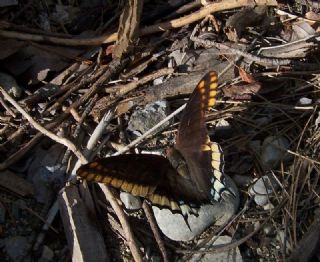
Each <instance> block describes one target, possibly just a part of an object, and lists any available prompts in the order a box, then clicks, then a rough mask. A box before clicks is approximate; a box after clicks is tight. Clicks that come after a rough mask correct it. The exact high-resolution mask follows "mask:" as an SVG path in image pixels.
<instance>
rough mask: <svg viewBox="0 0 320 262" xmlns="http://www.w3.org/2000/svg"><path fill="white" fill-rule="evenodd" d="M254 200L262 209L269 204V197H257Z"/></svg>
mask: <svg viewBox="0 0 320 262" xmlns="http://www.w3.org/2000/svg"><path fill="white" fill-rule="evenodd" d="M253 199H254V202H256V204H257V205H258V206H261V207H263V206H264V205H266V204H268V202H269V197H268V195H255V196H254V197H253Z"/></svg>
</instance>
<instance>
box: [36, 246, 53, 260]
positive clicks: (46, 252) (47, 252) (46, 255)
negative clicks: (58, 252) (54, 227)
mask: <svg viewBox="0 0 320 262" xmlns="http://www.w3.org/2000/svg"><path fill="white" fill-rule="evenodd" d="M53 257H54V253H53V251H52V250H51V249H50V248H49V247H48V246H43V249H42V254H41V257H40V259H39V260H38V261H39V262H49V261H52V259H53Z"/></svg>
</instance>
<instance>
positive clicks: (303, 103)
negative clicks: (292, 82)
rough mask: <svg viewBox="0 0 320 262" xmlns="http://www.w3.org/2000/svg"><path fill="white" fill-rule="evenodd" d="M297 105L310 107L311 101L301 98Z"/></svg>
mask: <svg viewBox="0 0 320 262" xmlns="http://www.w3.org/2000/svg"><path fill="white" fill-rule="evenodd" d="M299 104H300V105H304V106H306V105H311V104H312V99H310V98H307V97H301V98H300V99H299Z"/></svg>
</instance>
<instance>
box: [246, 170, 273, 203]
mask: <svg viewBox="0 0 320 262" xmlns="http://www.w3.org/2000/svg"><path fill="white" fill-rule="evenodd" d="M277 187H278V185H277V183H276V181H273V180H270V177H269V176H263V177H260V178H259V179H258V180H257V181H255V183H254V184H252V185H251V186H250V187H249V194H250V195H251V196H254V201H255V202H256V204H257V205H259V206H265V205H267V204H268V203H269V196H270V195H272V194H273V190H274V189H276V188H277Z"/></svg>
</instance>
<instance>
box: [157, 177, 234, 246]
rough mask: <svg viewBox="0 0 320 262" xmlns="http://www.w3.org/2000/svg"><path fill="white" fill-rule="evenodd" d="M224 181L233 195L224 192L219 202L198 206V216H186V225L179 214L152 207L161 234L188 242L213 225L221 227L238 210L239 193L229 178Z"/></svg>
mask: <svg viewBox="0 0 320 262" xmlns="http://www.w3.org/2000/svg"><path fill="white" fill-rule="evenodd" d="M225 179H226V185H227V188H228V189H229V190H230V191H231V192H232V193H233V194H232V193H230V192H228V191H225V192H223V193H222V199H221V201H220V202H216V203H213V204H206V205H202V206H200V209H199V211H198V216H195V215H188V217H187V222H188V224H187V223H186V221H185V219H184V217H183V216H182V215H181V214H180V213H175V214H173V213H172V212H171V211H170V210H169V209H166V208H164V209H160V208H158V207H156V206H153V207H152V208H153V212H154V215H155V218H156V221H157V223H158V225H159V228H160V229H161V231H162V233H163V234H164V235H166V236H167V237H168V238H170V239H172V240H175V241H189V240H192V239H194V238H195V237H196V236H198V235H199V234H201V233H202V232H203V231H204V230H205V229H206V228H207V227H209V226H210V225H212V224H213V223H215V224H216V225H222V224H224V223H225V222H226V221H228V220H229V219H230V218H231V217H232V216H233V215H234V214H235V212H236V211H237V209H238V206H239V192H238V189H237V187H236V185H235V184H234V182H233V181H232V180H231V178H229V177H228V176H225ZM188 225H189V226H188Z"/></svg>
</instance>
